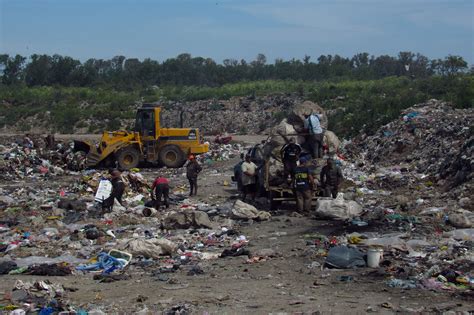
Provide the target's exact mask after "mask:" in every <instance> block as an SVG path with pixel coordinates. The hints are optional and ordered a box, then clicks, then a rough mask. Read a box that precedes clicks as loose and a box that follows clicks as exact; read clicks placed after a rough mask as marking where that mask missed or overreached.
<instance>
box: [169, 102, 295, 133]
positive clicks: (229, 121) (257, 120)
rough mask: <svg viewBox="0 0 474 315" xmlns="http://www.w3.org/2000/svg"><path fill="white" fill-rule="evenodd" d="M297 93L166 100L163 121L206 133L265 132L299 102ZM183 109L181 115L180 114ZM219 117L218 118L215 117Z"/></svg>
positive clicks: (170, 124)
mask: <svg viewBox="0 0 474 315" xmlns="http://www.w3.org/2000/svg"><path fill="white" fill-rule="evenodd" d="M301 102H302V100H301V97H300V96H298V95H296V94H274V95H266V96H247V97H231V98H230V99H221V100H217V99H213V100H199V101H194V102H186V103H183V102H176V101H167V102H164V103H163V107H165V108H166V111H164V112H163V121H164V122H165V123H166V125H167V126H180V123H181V121H180V120H181V119H184V121H185V122H186V125H188V126H195V127H196V128H199V130H201V132H203V133H205V134H207V135H219V134H222V133H224V132H229V133H237V134H258V133H261V132H264V131H265V132H266V131H267V130H268V129H269V128H272V127H273V126H274V125H275V124H277V123H278V122H279V121H278V120H279V119H280V118H279V115H281V113H286V112H288V111H290V110H291V108H293V106H294V105H295V104H298V103H301ZM181 113H183V115H181ZM216 117H218V119H216Z"/></svg>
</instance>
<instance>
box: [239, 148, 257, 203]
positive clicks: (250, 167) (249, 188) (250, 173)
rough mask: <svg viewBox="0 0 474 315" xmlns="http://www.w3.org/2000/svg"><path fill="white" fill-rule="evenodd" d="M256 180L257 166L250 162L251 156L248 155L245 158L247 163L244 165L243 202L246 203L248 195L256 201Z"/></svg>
mask: <svg viewBox="0 0 474 315" xmlns="http://www.w3.org/2000/svg"><path fill="white" fill-rule="evenodd" d="M256 178H257V165H255V163H253V162H252V161H251V160H250V155H248V154H247V155H246V156H245V162H244V163H242V185H243V188H244V193H243V197H242V201H245V198H246V197H247V195H250V196H251V197H252V200H254V199H255V193H256V190H257V185H256Z"/></svg>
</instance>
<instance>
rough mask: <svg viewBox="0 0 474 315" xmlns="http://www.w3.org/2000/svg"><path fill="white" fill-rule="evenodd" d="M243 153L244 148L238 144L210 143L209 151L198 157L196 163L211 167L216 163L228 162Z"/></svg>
mask: <svg viewBox="0 0 474 315" xmlns="http://www.w3.org/2000/svg"><path fill="white" fill-rule="evenodd" d="M243 151H244V147H243V146H242V145H241V144H240V143H227V144H219V143H210V144H209V151H208V152H206V153H204V154H200V155H198V157H197V159H198V161H200V162H202V163H203V164H204V165H209V166H210V165H212V164H213V163H214V162H217V161H228V160H230V159H233V158H235V157H236V156H239V155H240V154H241V153H242V152H243Z"/></svg>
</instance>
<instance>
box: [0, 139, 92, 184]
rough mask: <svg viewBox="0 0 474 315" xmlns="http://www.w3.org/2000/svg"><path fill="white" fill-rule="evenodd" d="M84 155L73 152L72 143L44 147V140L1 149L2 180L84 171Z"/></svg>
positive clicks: (15, 143)
mask: <svg viewBox="0 0 474 315" xmlns="http://www.w3.org/2000/svg"><path fill="white" fill-rule="evenodd" d="M85 165H86V164H85V155H84V153H83V152H74V151H73V147H72V143H71V144H67V143H62V142H54V143H53V144H45V141H44V140H43V139H42V138H41V137H36V138H30V137H29V136H25V137H24V138H23V140H16V141H14V142H11V143H7V144H4V145H0V179H2V180H12V179H18V178H25V177H36V178H44V177H47V176H50V175H63V174H66V173H71V172H72V173H73V174H77V173H76V172H78V171H80V170H83V169H85Z"/></svg>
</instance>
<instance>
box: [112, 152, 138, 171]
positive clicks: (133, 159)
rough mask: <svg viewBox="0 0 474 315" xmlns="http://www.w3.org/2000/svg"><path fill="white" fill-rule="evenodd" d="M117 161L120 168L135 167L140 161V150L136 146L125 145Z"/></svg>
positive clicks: (118, 154)
mask: <svg viewBox="0 0 474 315" xmlns="http://www.w3.org/2000/svg"><path fill="white" fill-rule="evenodd" d="M117 162H118V166H119V168H120V169H123V170H129V169H131V168H135V167H137V166H138V164H139V163H140V152H138V150H137V149H136V148H134V147H125V148H123V149H121V150H120V151H119V152H118V153H117Z"/></svg>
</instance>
